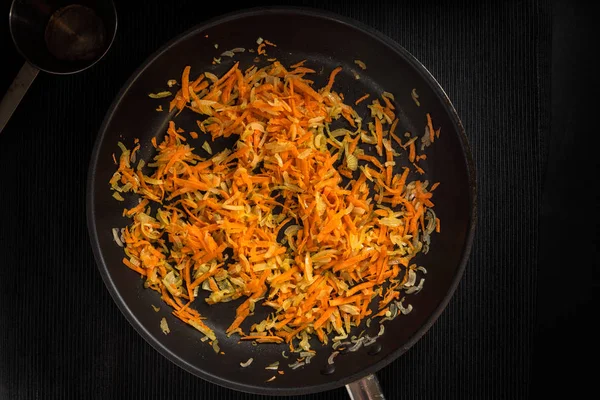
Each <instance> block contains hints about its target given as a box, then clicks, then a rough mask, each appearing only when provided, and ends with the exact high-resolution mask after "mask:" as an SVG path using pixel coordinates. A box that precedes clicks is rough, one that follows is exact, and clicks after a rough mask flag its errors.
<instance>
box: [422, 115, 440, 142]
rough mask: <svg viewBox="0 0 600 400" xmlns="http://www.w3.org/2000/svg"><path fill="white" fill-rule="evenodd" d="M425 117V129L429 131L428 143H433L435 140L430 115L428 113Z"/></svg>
mask: <svg viewBox="0 0 600 400" xmlns="http://www.w3.org/2000/svg"><path fill="white" fill-rule="evenodd" d="M425 115H426V116H427V129H428V130H429V141H430V142H431V143H433V141H434V139H435V132H434V130H433V123H432V122H431V115H429V113H427V114H425ZM438 136H439V135H438Z"/></svg>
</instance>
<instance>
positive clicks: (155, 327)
mask: <svg viewBox="0 0 600 400" xmlns="http://www.w3.org/2000/svg"><path fill="white" fill-rule="evenodd" d="M207 36H208V37H207ZM258 37H263V38H265V39H268V40H270V41H272V42H275V43H276V44H277V45H278V47H277V48H276V49H272V48H270V49H269V53H270V55H272V56H275V57H277V58H278V59H279V60H280V61H281V62H282V63H283V64H284V65H290V64H293V63H296V62H298V61H300V60H303V59H307V60H308V61H307V66H310V67H313V68H314V69H315V70H317V71H319V70H320V69H321V67H322V68H323V73H322V74H320V75H319V76H317V77H316V79H315V80H316V85H317V87H321V86H322V85H323V84H324V82H326V80H327V77H328V74H329V72H330V71H331V70H332V69H333V68H335V67H337V66H342V67H343V72H342V73H341V74H340V75H339V76H338V78H337V80H336V85H335V89H336V90H337V91H340V92H343V93H344V94H345V96H346V98H347V99H356V98H358V97H360V96H361V95H362V94H363V93H365V92H369V93H372V94H373V95H377V96H378V95H379V94H380V93H381V92H382V91H388V92H391V93H394V94H395V96H396V101H395V104H396V106H397V109H398V112H399V114H398V115H399V116H400V120H401V127H399V130H398V132H404V131H410V132H413V133H414V134H419V135H422V133H423V130H424V124H425V113H426V112H429V113H431V115H432V117H433V118H434V121H435V124H436V125H439V126H441V132H442V133H441V135H440V138H439V139H438V140H436V142H435V144H434V145H433V146H430V147H429V149H428V151H427V155H428V158H427V160H426V162H424V163H423V164H422V165H423V167H424V169H425V171H426V175H425V176H420V178H421V179H429V181H430V182H435V181H439V182H441V185H440V186H439V188H438V189H436V192H435V197H434V200H435V203H436V206H435V211H436V213H437V215H438V216H439V218H440V219H441V221H442V231H441V233H440V234H437V235H434V236H433V238H432V245H431V250H430V252H429V253H428V254H427V255H424V256H420V257H419V258H418V259H417V262H418V263H419V264H421V265H424V266H426V268H427V270H428V274H427V280H426V284H425V286H424V288H423V290H422V291H421V292H419V293H418V294H415V295H410V296H408V298H409V299H410V300H409V302H410V303H411V304H412V305H413V307H414V309H413V311H412V312H411V313H410V314H408V315H402V316H400V317H398V318H396V319H395V320H393V321H392V322H390V323H387V326H386V331H385V334H384V335H383V336H382V337H381V338H379V340H378V342H377V343H376V344H374V345H372V346H369V347H367V348H362V349H360V350H359V351H356V352H352V353H346V354H342V355H340V356H338V358H337V359H336V362H335V364H334V365H335V369H334V370H333V371H332V369H331V368H329V369H328V368H326V367H327V365H328V364H327V358H328V356H329V354H330V353H331V350H330V349H328V348H322V349H321V348H320V346H317V347H316V348H317V350H318V351H317V356H316V357H314V358H313V359H312V362H311V363H310V364H309V365H306V366H304V367H302V368H299V369H297V370H294V371H291V370H289V369H288V368H284V370H286V373H285V375H278V376H277V379H275V380H274V381H271V382H268V383H267V382H265V381H266V380H267V379H268V378H269V377H271V376H272V375H273V371H268V370H265V369H264V367H265V366H267V365H268V364H270V363H272V362H274V361H280V362H281V365H285V364H287V363H288V362H291V361H288V360H286V359H284V358H283V357H282V355H281V352H282V350H286V349H287V346H286V345H259V346H253V345H252V344H251V343H248V342H243V343H241V344H237V342H238V339H237V338H235V337H233V336H232V337H231V338H230V339H228V338H227V337H226V336H225V334H224V331H225V329H226V328H227V327H228V326H229V324H230V323H231V321H232V320H233V316H234V315H235V308H236V307H237V305H238V302H231V303H226V304H219V305H216V306H208V305H206V304H205V303H204V301H202V300H199V301H196V302H195V303H194V306H195V307H196V308H197V309H198V310H199V311H200V313H201V314H203V315H204V316H206V317H207V318H208V321H209V324H210V325H211V327H213V329H215V331H216V333H217V336H218V339H219V343H220V347H221V350H222V351H224V352H225V353H226V354H225V355H220V354H216V353H215V352H214V351H213V349H212V348H211V347H210V346H208V345H207V344H206V343H200V338H201V334H200V333H199V332H198V331H196V330H195V329H193V328H191V327H189V326H188V325H186V324H184V323H182V322H180V321H179V320H178V319H177V318H175V317H173V316H171V315H170V312H169V310H168V307H167V306H165V305H163V304H162V302H161V300H160V298H159V296H158V294H157V293H156V292H154V291H151V290H146V289H144V288H143V286H142V281H141V279H140V278H139V276H138V275H137V274H136V273H135V272H133V271H131V270H129V269H128V268H126V267H124V266H123V264H122V262H121V259H122V258H123V251H122V249H121V248H119V247H118V246H117V245H116V244H115V243H114V242H113V236H112V232H111V230H112V228H114V227H123V226H125V225H126V224H127V223H128V221H129V220H128V219H126V218H124V217H122V216H121V215H122V210H123V207H124V206H132V205H133V203H129V204H127V203H126V204H123V203H120V202H117V201H115V200H114V199H113V198H112V197H111V194H112V193H111V191H110V190H109V188H110V185H109V183H108V181H109V180H110V178H111V176H112V174H113V172H114V171H115V166H114V164H113V160H112V154H113V153H115V152H116V153H117V154H119V150H118V147H117V142H118V141H122V142H124V143H125V144H126V145H127V146H131V145H132V143H133V140H134V139H135V138H139V139H140V141H141V143H143V144H148V143H149V142H150V139H151V138H152V137H158V138H160V137H161V136H162V135H163V134H164V132H165V130H166V124H167V122H168V120H169V119H170V117H171V115H169V114H168V113H167V112H157V111H155V109H156V107H157V105H158V104H159V103H160V102H159V101H158V102H157V100H156V99H151V98H149V97H148V93H151V92H159V91H161V90H164V89H165V87H166V82H167V80H168V79H171V78H175V79H179V78H180V76H181V71H182V70H183V68H184V66H185V65H188V64H190V65H191V67H192V71H196V74H198V73H200V72H202V71H205V70H208V71H212V72H214V73H215V74H217V75H220V74H222V73H224V72H225V71H227V70H228V69H229V68H230V67H231V66H232V65H233V63H234V62H235V61H237V60H239V61H240V62H241V64H242V65H241V66H242V67H243V68H246V67H247V66H249V65H250V63H252V59H253V58H254V57H255V56H256V54H252V53H248V52H245V53H241V54H237V55H236V57H235V59H228V58H227V57H222V63H221V64H217V65H213V64H212V63H211V62H212V60H213V57H214V56H217V57H218V56H219V54H220V53H221V52H222V51H223V50H227V49H232V48H236V47H244V48H247V49H248V48H256V39H257V38H258ZM214 43H218V44H219V50H217V49H215V47H214ZM356 59H360V60H362V61H363V62H364V63H365V64H366V65H367V70H365V71H363V70H362V69H360V68H359V67H358V66H357V65H356V64H355V63H354V60H356ZM354 73H358V74H359V75H360V79H359V80H356V79H355V76H354ZM413 88H414V89H416V91H417V93H418V94H419V101H420V107H418V106H417V105H416V103H415V102H414V101H413V99H412V98H411V95H410V93H411V91H412V90H413ZM162 104H163V107H165V108H167V104H168V99H167V100H165V101H163V102H162ZM358 110H359V112H362V113H364V112H366V107H363V108H360V107H359V108H358ZM176 118H177V120H176V121H177V124H178V125H181V126H183V127H184V128H186V127H189V128H192V127H193V126H194V122H195V120H196V116H195V115H191V113H190V114H188V113H185V112H183V113H181V114H180V115H179V116H177V117H176ZM232 143H233V142H232ZM232 143H229V144H225V145H231V144H232ZM200 144H201V142H198V143H195V145H196V146H197V147H198V148H199V147H200ZM152 156H153V147H152V146H148V145H146V146H142V149H141V152H140V154H139V156H138V158H139V157H142V158H144V159H145V160H149V159H150V158H151V157H152ZM415 178H416V177H415ZM131 201H135V200H131ZM87 206H88V208H87V217H88V225H89V232H90V237H91V243H92V247H93V250H94V253H95V256H96V261H97V264H98V267H99V270H100V272H101V274H102V278H103V279H104V282H105V284H106V286H107V288H108V290H109V292H110V294H111V295H112V297H113V299H114V301H115V302H116V303H117V305H118V306H119V308H120V309H121V311H122V312H123V314H124V315H125V316H126V318H127V319H128V320H129V322H130V323H131V324H132V325H133V326H134V328H135V329H136V330H137V331H138V332H139V333H140V334H141V335H142V336H143V337H144V338H145V339H146V340H147V341H148V342H149V343H150V344H151V345H152V346H153V347H154V348H155V349H156V350H158V351H159V352H160V353H161V354H163V355H164V356H165V357H167V358H168V359H169V360H171V361H172V362H174V363H175V364H177V365H179V366H180V367H182V368H183V369H185V370H187V371H189V372H191V373H193V374H195V375H197V376H199V377H201V378H203V379H205V380H208V381H210V382H213V383H216V384H219V385H223V386H226V387H229V388H232V389H236V390H241V391H246V392H252V393H261V394H270V395H290V394H303V393H313V392H318V391H324V390H329V389H333V388H336V387H340V386H342V385H346V384H350V383H352V382H356V381H359V380H361V379H362V378H365V377H368V376H369V374H373V373H374V372H376V371H377V370H379V369H381V368H383V367H384V366H385V365H387V364H389V363H390V362H392V361H393V360H394V359H396V358H397V357H398V356H400V355H401V354H403V353H404V352H406V351H407V350H408V349H409V348H410V347H411V346H412V345H413V344H414V343H415V342H416V341H417V340H418V339H419V338H420V337H421V336H422V335H423V334H424V333H425V332H426V331H427V330H428V329H429V328H430V327H431V325H432V324H433V323H434V321H435V320H436V319H437V317H438V316H439V315H440V313H441V312H442V311H443V310H444V308H445V306H446V305H447V303H448V301H449V299H450V297H451V296H452V294H453V292H454V290H455V289H456V287H457V285H458V283H459V281H460V278H461V276H462V273H463V270H464V267H465V264H466V262H467V259H468V256H469V251H470V248H471V242H472V239H473V232H474V227H475V220H476V190H475V173H474V167H473V162H472V159H471V154H470V151H469V148H468V143H467V139H466V136H465V133H464V130H463V127H462V125H461V122H460V120H459V117H458V115H457V113H456V111H455V110H454V108H453V106H452V104H451V103H450V100H449V99H448V98H447V96H446V94H445V93H444V91H443V89H442V88H441V87H440V85H439V84H438V83H437V82H436V80H435V79H434V78H433V77H432V76H431V75H430V74H429V72H428V71H427V70H426V69H425V67H423V65H421V64H420V63H419V62H418V61H417V60H416V59H415V58H414V57H413V56H412V55H411V54H409V53H408V52H407V51H406V50H405V49H403V48H402V47H401V46H399V45H398V44H397V43H395V42H394V41H392V40H390V39H389V38H387V37H385V36H383V35H382V34H380V33H378V32H376V31H374V30H373V29H371V28H368V27H366V26H363V25H361V24H360V23H358V22H356V21H353V20H349V19H346V18H342V17H340V16H338V15H333V14H329V13H324V12H321V11H314V10H307V9H297V8H293V9H289V8H287V9H282V8H269V9H254V10H249V11H245V12H240V13H235V14H230V15H227V16H224V17H221V18H218V19H215V20H212V21H209V22H207V23H205V24H203V25H200V26H198V27H196V28H194V29H192V30H190V31H188V32H186V33H185V34H183V35H181V36H179V37H177V38H175V39H174V40H172V41H170V42H169V43H168V44H167V45H165V46H164V47H163V48H162V49H160V50H159V51H158V52H156V53H155V54H154V55H152V56H151V57H150V58H149V59H148V60H147V61H146V62H145V63H144V64H143V65H142V66H141V67H140V68H139V69H138V70H137V71H136V72H135V73H134V74H133V76H132V77H131V78H130V79H129V81H128V82H127V83H126V84H125V86H124V87H123V89H122V90H121V91H120V93H119V94H118V96H117V97H116V99H115V101H114V103H113V104H112V106H111V108H110V110H109V111H108V113H107V115H106V119H105V121H104V123H103V125H102V127H101V129H100V132H99V135H98V138H97V141H96V145H95V148H94V152H93V155H92V158H91V163H90V168H89V176H88V187H87ZM151 305H159V306H161V307H162V308H161V311H160V312H158V313H157V312H155V311H154V310H153V309H152V307H151ZM163 316H166V317H167V320H168V322H169V325H170V328H171V333H170V334H169V335H164V334H163V332H162V331H161V328H160V327H159V321H160V319H161V318H162V317H163ZM374 325H376V324H374ZM373 329H377V328H373ZM356 334H358V332H357V333H356ZM319 349H320V350H319ZM250 357H252V358H254V362H253V364H252V365H251V366H250V367H247V368H242V367H241V366H240V365H239V363H240V362H244V361H246V360H247V359H249V358H250ZM367 382H373V381H372V380H370V381H367V380H362V381H361V382H360V384H358V385H354V388H355V389H356V387H359V386H361V385H363V384H365V383H367ZM356 396H358V395H356Z"/></svg>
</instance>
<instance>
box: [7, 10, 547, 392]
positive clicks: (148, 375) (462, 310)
mask: <svg viewBox="0 0 600 400" xmlns="http://www.w3.org/2000/svg"><path fill="white" fill-rule="evenodd" d="M6 3H7V2H4V4H3V5H2V8H1V9H0V13H1V14H0V15H6V13H7V10H8V5H6ZM134 3H137V4H134ZM279 3H280V4H283V3H286V2H279ZM337 3H338V1H333V0H328V1H322V2H317V1H305V2H303V3H298V2H295V3H294V4H296V5H299V4H303V5H308V6H315V7H322V8H325V9H328V10H331V11H336V12H338V13H340V14H342V15H346V16H349V17H352V18H355V19H357V20H359V21H362V22H364V23H366V24H368V25H370V26H372V27H374V28H376V29H378V30H380V31H381V32H383V33H384V34H387V35H389V36H390V37H391V38H393V39H395V40H396V41H397V42H398V43H400V44H401V45H402V46H404V47H405V48H406V49H408V50H409V51H410V52H412V53H413V54H414V55H415V56H416V57H417V58H418V59H419V60H420V61H421V62H422V63H423V64H424V65H425V66H426V67H427V68H428V69H429V70H430V71H431V72H432V74H433V75H434V76H435V77H436V78H437V79H438V81H439V82H440V83H441V85H442V86H443V87H444V88H445V90H446V92H447V93H448V95H449V97H450V98H451V99H452V101H453V103H454V105H455V107H456V109H457V111H458V113H459V115H460V116H461V118H462V120H463V123H464V125H465V128H466V131H467V135H468V138H469V140H470V143H471V146H472V150H473V154H474V158H475V162H476V168H477V177H478V190H479V197H478V201H479V223H478V227H477V231H476V239H475V243H474V246H473V251H472V257H471V259H470V262H469V264H468V265H467V268H466V272H465V275H464V278H463V281H462V282H461V284H460V286H459V287H458V290H457V292H456V294H455V296H454V298H453V299H452V301H451V302H450V304H449V305H448V307H447V309H446V310H445V311H444V313H443V314H442V316H441V317H440V319H439V320H438V322H436V324H435V325H434V326H433V328H432V329H431V330H430V331H429V332H428V333H427V334H426V335H425V336H424V337H423V338H422V340H420V341H419V342H418V343H417V344H416V345H415V346H414V347H413V348H412V349H411V350H410V351H408V352H407V353H406V354H405V355H404V356H402V357H401V358H400V359H398V360H397V361H395V362H394V363H393V364H391V365H390V366H388V367H386V368H385V369H383V370H382V371H380V373H379V374H378V376H379V378H380V380H381V385H382V387H383V390H384V392H385V393H386V395H387V398H388V399H442V398H444V399H446V398H447V399H466V398H474V399H475V398H477V399H483V398H490V399H523V398H528V397H529V394H530V391H531V390H532V388H533V387H532V382H534V381H535V380H534V379H533V378H532V376H533V370H532V360H533V358H532V357H533V355H534V343H535V336H534V334H535V332H536V315H537V311H536V310H537V308H538V307H539V304H538V302H539V301H541V300H540V299H539V298H538V296H537V293H538V287H537V277H538V262H539V258H540V257H539V254H540V251H542V250H540V228H539V217H540V210H541V209H540V205H541V203H542V201H541V196H542V187H543V186H542V184H543V178H544V176H545V174H544V171H545V168H546V163H547V157H546V154H547V153H548V149H549V148H550V145H549V140H550V136H549V120H550V107H549V105H550V102H549V95H550V46H551V5H550V3H549V1H543V0H536V1H528V2H526V1H509V2H505V1H496V2H484V1H481V2H463V1H426V0H412V1H398V2H392V1H389V2H388V1H379V2H375V1H373V2H365V3H364V4H360V3H358V2H339V3H340V5H338V4H337ZM341 3H343V4H341ZM206 4H207V3H206V2H204V1H198V0H196V1H188V0H179V1H177V2H165V1H144V2H130V1H120V2H119V1H118V2H117V8H118V14H119V31H118V35H117V38H116V41H115V43H114V45H113V47H112V49H111V50H110V52H109V54H108V55H107V57H106V58H105V59H104V60H102V61H101V62H100V63H99V64H97V65H96V66H94V67H93V68H91V69H89V70H87V71H85V72H83V73H81V74H78V75H72V76H51V75H47V74H44V73H42V74H40V75H39V76H38V78H37V80H36V81H35V82H34V84H33V85H32V87H31V89H30V90H29V92H28V93H27V95H26V97H25V99H24V100H23V102H22V103H21V104H20V106H19V108H18V110H17V111H16V113H15V115H14V116H13V118H12V120H11V121H10V123H9V125H8V126H7V128H6V129H5V131H3V132H2V133H0V172H1V175H0V176H1V178H0V182H2V189H0V250H1V253H2V258H1V259H0V284H1V285H2V289H1V290H0V399H18V400H21V399H67V398H69V399H70V398H73V399H81V398H89V399H92V398H93V399H96V398H98V399H116V398H125V399H155V400H159V399H160V400H163V399H165V400H166V399H185V398H195V399H249V400H250V399H264V400H266V399H267V397H265V396H262V397H261V396H256V395H247V394H243V393H238V392H234V391H231V390H228V389H224V388H221V387H217V386H215V385H212V384H209V383H207V382H204V381H202V380H200V379H198V378H196V377H194V376H192V375H191V374H189V373H187V372H185V371H183V370H181V369H179V368H178V367H176V366H175V365H173V364H171V363H170V362H169V361H167V360H166V359H165V358H163V357H162V356H161V355H159V354H158V353H157V352H156V351H154V350H153V349H152V348H151V347H150V346H149V345H148V344H147V343H146V342H145V341H144V340H143V339H142V338H141V337H140V336H139V335H137V333H136V332H135V331H134V329H133V328H132V327H131V326H130V325H129V324H128V323H127V321H126V320H125V318H124V317H123V316H122V315H121V314H120V312H119V310H118V309H117V307H116V306H115V305H114V304H113V302H112V300H111V298H110V296H109V294H108V291H107V290H106V289H105V287H104V285H103V282H102V280H101V277H100V274H99V273H98V271H97V268H96V265H95V262H94V258H93V255H92V251H91V248H90V245H89V240H88V235H87V227H86V221H85V184H86V173H87V167H88V161H89V157H90V154H91V151H92V146H93V143H94V140H95V137H96V133H97V130H98V128H99V126H100V124H101V122H102V119H103V117H104V114H105V112H106V110H107V108H108V106H109V105H110V103H111V101H112V99H113V97H114V96H115V95H116V94H117V92H118V90H119V89H120V87H121V85H122V84H123V83H124V82H125V80H126V79H127V78H128V77H129V76H130V74H131V73H132V72H133V71H134V69H135V68H137V67H138V66H139V65H140V64H141V63H142V62H143V61H144V60H145V59H146V57H148V56H149V55H150V54H151V53H152V52H153V51H154V50H156V49H157V47H159V46H160V45H162V44H163V43H164V42H166V41H167V40H168V39H170V38H171V37H173V36H175V35H177V34H179V33H181V32H182V31H184V30H186V29H188V28H190V27H192V26H193V25H195V24H197V23H200V22H202V21H203V20H204V19H206V18H208V17H212V16H215V15H217V14H221V13H224V12H228V11H233V9H234V6H232V5H231V4H233V2H217V3H216V5H215V6H214V9H213V10H212V11H207V10H206ZM254 5H259V4H258V3H248V6H254ZM0 29H2V30H1V31H0V33H1V34H2V36H1V38H0V44H1V45H2V53H3V55H6V61H5V62H4V61H3V63H5V68H6V70H7V71H8V74H7V75H4V76H3V77H2V79H0V89H1V90H2V92H3V91H4V89H5V88H6V87H7V86H8V84H9V83H10V81H11V79H12V77H13V76H14V74H15V73H16V72H17V71H18V68H19V67H20V65H21V62H22V59H21V58H20V57H19V56H18V54H17V53H16V51H15V50H14V48H13V47H12V43H11V42H10V38H9V35H8V32H7V29H6V26H2V27H1V28H0ZM384 61H385V60H382V62H384ZM544 299H546V297H544ZM544 301H545V300H544ZM542 352H543V350H542ZM302 398H305V399H312V400H318V399H322V400H325V399H327V400H334V399H346V398H347V394H346V392H345V390H344V389H338V390H335V391H330V392H327V393H322V394H315V395H310V396H305V397H302ZM268 399H271V398H270V397H269V398H268Z"/></svg>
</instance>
